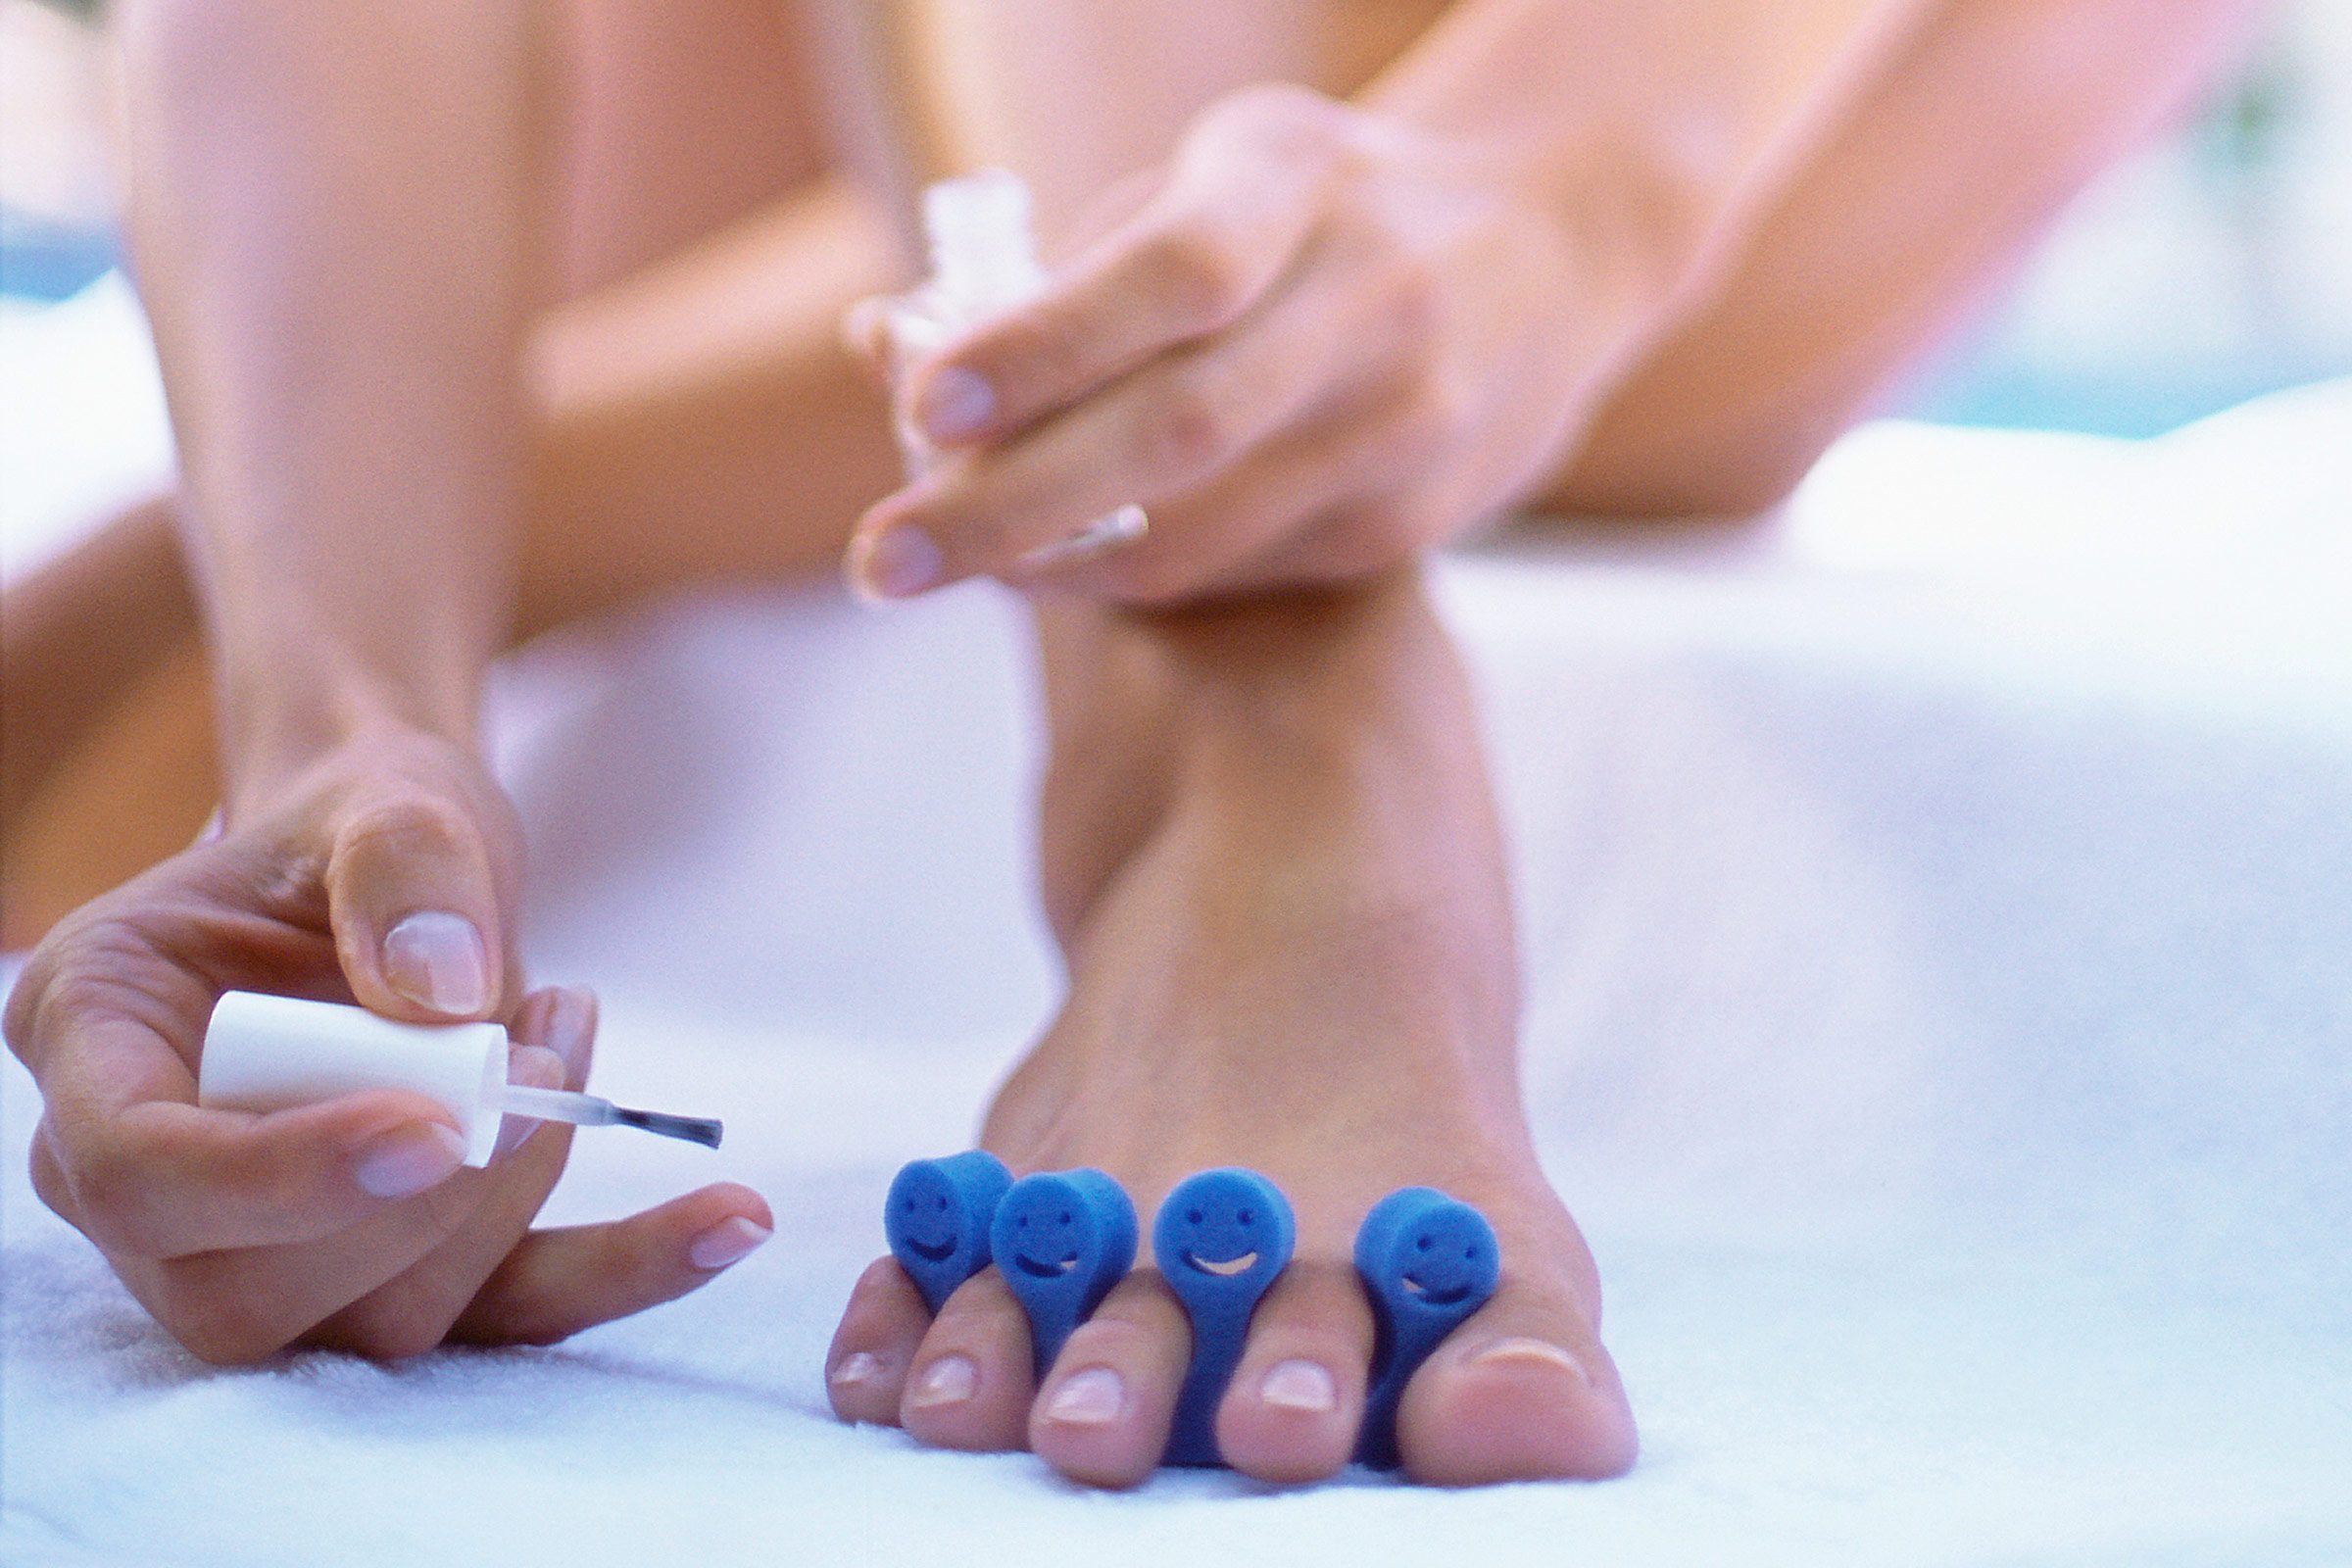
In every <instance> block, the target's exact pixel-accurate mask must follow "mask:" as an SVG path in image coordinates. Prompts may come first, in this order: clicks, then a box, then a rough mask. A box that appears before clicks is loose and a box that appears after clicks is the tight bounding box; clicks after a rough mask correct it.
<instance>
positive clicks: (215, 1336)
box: [148, 1271, 292, 1366]
mask: <svg viewBox="0 0 2352 1568" xmlns="http://www.w3.org/2000/svg"><path fill="white" fill-rule="evenodd" d="M148 1304H149V1306H150V1308H151V1309H152V1310H153V1311H154V1313H155V1317H156V1321H157V1322H159V1323H161V1324H163V1326H164V1328H165V1330H166V1331H167V1332H169V1333H170V1334H171V1336H172V1338H173V1339H175V1340H177V1341H178V1342H179V1343H180V1345H181V1346H182V1347H184V1348H186V1349H187V1351H188V1353H189V1354H191V1355H193V1356H195V1357H196V1359H198V1360H199V1361H203V1362H205V1363H206V1364H207V1365H210V1366H251V1365H253V1364H254V1363H255V1362H257V1361H264V1360H267V1359H269V1358H270V1356H272V1355H275V1354H276V1353H277V1352H278V1351H280V1350H282V1349H284V1348H286V1346H287V1345H288V1344H289V1343H290V1342H291V1339H292V1336H290V1335H288V1334H286V1333H285V1332H283V1331H282V1330H280V1329H279V1328H277V1327H276V1326H275V1325H274V1324H272V1323H271V1322H270V1319H269V1315H268V1312H267V1309H266V1307H265V1306H264V1304H263V1302H262V1301H261V1300H259V1299H257V1296H256V1294H255V1293H253V1292H251V1291H247V1290H241V1289H222V1288H221V1286H220V1285H219V1284H218V1283H217V1282H213V1281H209V1280H208V1281H200V1282H188V1283H182V1282H181V1281H179V1280H178V1279H177V1277H176V1276H174V1275H173V1274H172V1273H171V1272H169V1271H167V1272H166V1273H165V1275H164V1276H163V1279H162V1282H161V1283H160V1284H159V1286H158V1287H157V1290H156V1293H155V1297H154V1299H151V1300H150V1301H149V1303H148Z"/></svg>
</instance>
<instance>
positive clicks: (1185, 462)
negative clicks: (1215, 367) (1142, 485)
mask: <svg viewBox="0 0 2352 1568" xmlns="http://www.w3.org/2000/svg"><path fill="white" fill-rule="evenodd" d="M1240 437H1241V421H1240V418H1239V417H1238V413H1237V411H1236V410H1235V409H1234V408H1233V407H1232V406H1231V404H1230V403H1229V402H1228V401H1227V400H1226V399H1225V398H1223V397H1221V396H1219V395H1218V393H1217V392H1216V391H1215V390H1213V389H1211V388H1210V387H1207V386H1204V385H1201V384H1200V383H1198V382H1184V383H1180V384H1178V385H1176V386H1174V387H1172V388H1170V389H1169V391H1168V394H1167V395H1166V396H1165V397H1164V398H1162V399H1161V400H1160V401H1159V403H1158V405H1157V406H1156V407H1155V408H1153V409H1152V411H1151V412H1150V413H1149V414H1148V415H1147V416H1146V417H1145V418H1144V421H1143V427H1142V429H1141V430H1140V431H1139V432H1138V436H1137V443H1138V445H1139V447H1140V448H1141V451H1140V452H1139V453H1138V457H1139V458H1140V459H1141V462H1142V466H1143V468H1144V471H1146V472H1147V473H1150V474H1152V475H1153V476H1154V477H1155V478H1156V479H1158V480H1159V481H1160V482H1163V483H1176V482H1182V481H1184V480H1187V479H1192V478H1197V477H1199V476H1200V475H1201V474H1204V473H1206V472H1207V471H1208V470H1210V469H1212V468H1214V467H1215V466H1217V465H1218V464H1219V463H1220V462H1222V461H1223V460H1224V459H1225V458H1227V457H1228V456H1230V455H1231V454H1232V452H1233V450H1234V448H1235V447H1236V446H1237V445H1238V443H1239V441H1240Z"/></svg>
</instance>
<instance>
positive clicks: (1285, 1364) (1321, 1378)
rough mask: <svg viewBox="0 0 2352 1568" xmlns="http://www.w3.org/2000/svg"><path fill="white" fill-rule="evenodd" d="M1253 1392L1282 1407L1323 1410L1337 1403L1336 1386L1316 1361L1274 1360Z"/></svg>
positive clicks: (1337, 1406) (1337, 1393)
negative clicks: (1255, 1391)
mask: <svg viewBox="0 0 2352 1568" xmlns="http://www.w3.org/2000/svg"><path fill="white" fill-rule="evenodd" d="M1257 1397H1259V1398H1260V1399H1263V1400H1264V1401H1265V1402H1266V1403H1268V1404H1271V1405H1277V1406H1280V1407H1281V1408H1282V1409H1285V1410H1311V1411H1314V1412H1315V1413H1316V1414H1318V1415H1321V1414H1326V1413H1328V1412H1330V1411H1333V1410H1336V1409H1338V1408H1339V1407H1340V1387H1339V1385H1338V1384H1337V1383H1335V1382H1333V1381H1332V1376H1331V1373H1330V1371H1329V1369H1327V1368H1326V1367H1324V1366H1323V1365H1322V1363H1320V1362H1318V1361H1277V1362H1275V1363H1274V1365H1273V1366H1271V1367H1269V1368H1268V1369H1267V1371H1266V1375H1265V1378H1264V1380H1263V1381H1261V1382H1260V1383H1259V1384H1258V1386H1257Z"/></svg>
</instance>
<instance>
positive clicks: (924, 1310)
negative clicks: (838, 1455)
mask: <svg viewBox="0 0 2352 1568" xmlns="http://www.w3.org/2000/svg"><path fill="white" fill-rule="evenodd" d="M930 1326H931V1308H930V1307H929V1306H927V1305H926V1304H924V1301H923V1294H922V1292H920V1291H918V1290H916V1289H915V1288H914V1281H912V1280H910V1279H908V1278H907V1271H906V1270H905V1269H903V1268H901V1267H899V1264H898V1260H897V1259H896V1258H889V1257H882V1258H876V1259H875V1260H874V1261H873V1263H872V1264H871V1265H870V1266H869V1267H868V1268H867V1269H866V1271H865V1272H864V1273H863V1274H861V1275H859V1276H858V1284H857V1286H856V1287H855V1288H854V1289H853V1290H852V1291H851V1292H850V1304H849V1305H848V1306H846V1307H844V1308H843V1309H842V1313H841V1326H840V1327H839V1328H837V1329H835V1330H834V1331H833V1348H831V1349H829V1350H827V1351H826V1352H825V1392H826V1393H827V1394H829V1395H831V1396H832V1398H833V1413H834V1414H835V1415H837V1416H840V1417H841V1418H842V1419H843V1420H844V1421H871V1422H876V1423H879V1424H881V1425H884V1426H896V1425H898V1422H899V1395H900V1392H901V1390H903V1389H904V1388H905V1386H906V1383H907V1367H908V1366H909V1365H911V1364H912V1362H913V1360H914V1351H915V1347H916V1346H918V1345H920V1344H922V1342H923V1331H924V1330H925V1329H927V1328H929V1327H930Z"/></svg>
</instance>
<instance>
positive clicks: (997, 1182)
mask: <svg viewBox="0 0 2352 1568" xmlns="http://www.w3.org/2000/svg"><path fill="white" fill-rule="evenodd" d="M1011 1186H1012V1172H1010V1171H1008V1170H1006V1169H1005V1162H1004V1161H1003V1160H1001V1159H999V1158H998V1157H997V1156H996V1155H994V1154H992V1153H990V1152H988V1151H987V1150H985V1149H975V1150H972V1151H971V1152H968V1153H962V1154H951V1155H949V1156H948V1157H947V1158H945V1159H918V1160H915V1161H913V1162H911V1163H910V1164H908V1165H907V1166H906V1167H905V1168H904V1169H902V1170H901V1171H900V1172H899V1174H898V1176H897V1177H896V1178H895V1179H894V1180H893V1181H892V1182H891V1184H890V1196H889V1198H887V1199H885V1200H884V1201H883V1208H882V1233H883V1234H884V1235H885V1236H888V1237H889V1238H890V1255H891V1256H893V1257H895V1258H897V1259H898V1260H899V1266H900V1267H901V1268H903V1269H905V1270H906V1271H907V1278H908V1279H910V1280H912V1281H914V1288H915V1289H916V1290H918V1291H921V1292H922V1293H923V1299H924V1300H926V1301H928V1302H930V1303H931V1310H932V1311H934V1312H937V1311H938V1310H939V1309H940V1306H941V1304H942V1303H944V1302H945V1301H946V1300H947V1299H948V1298H949V1297H951V1296H953V1295H955V1294H956V1287H957V1286H958V1285H961V1284H962V1283H963V1282H964V1281H965V1280H968V1279H970V1278H971V1277H972V1276H973V1275H975V1274H977V1273H979V1272H980V1271H981V1270H982V1269H984V1268H986V1267H988V1263H989V1227H990V1226H991V1225H993V1224H994V1223H995V1222H996V1218H997V1205H998V1204H999V1203H1000V1202H1002V1201H1004V1198H1005V1190H1006V1189H1008V1188H1010V1187H1011Z"/></svg>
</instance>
